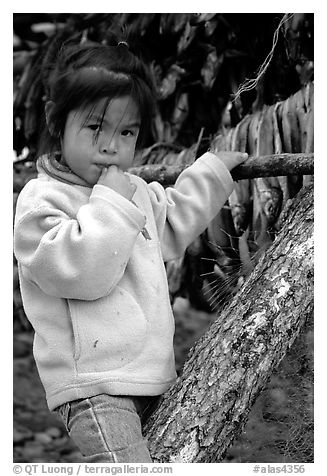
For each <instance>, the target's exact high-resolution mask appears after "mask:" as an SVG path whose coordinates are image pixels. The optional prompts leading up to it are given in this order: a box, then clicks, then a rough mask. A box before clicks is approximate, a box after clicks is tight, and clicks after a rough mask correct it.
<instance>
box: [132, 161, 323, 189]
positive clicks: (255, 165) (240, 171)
mask: <svg viewBox="0 0 327 476" xmlns="http://www.w3.org/2000/svg"><path fill="white" fill-rule="evenodd" d="M187 167H189V165H162V164H153V165H142V166H140V167H133V168H131V169H129V172H130V173H132V174H134V175H138V176H140V177H142V178H143V179H144V180H145V181H146V182H148V183H149V182H154V181H156V182H159V183H161V184H162V185H172V184H174V183H175V182H176V180H177V177H178V176H179V174H180V173H181V172H182V171H183V170H184V169H186V168H187ZM313 173H314V154H276V155H265V156H262V157H253V156H251V157H249V158H248V159H247V160H246V162H244V163H243V164H241V165H239V166H238V167H235V169H233V170H232V172H231V174H232V177H233V179H234V180H242V179H253V178H257V177H277V176H281V175H313Z"/></svg>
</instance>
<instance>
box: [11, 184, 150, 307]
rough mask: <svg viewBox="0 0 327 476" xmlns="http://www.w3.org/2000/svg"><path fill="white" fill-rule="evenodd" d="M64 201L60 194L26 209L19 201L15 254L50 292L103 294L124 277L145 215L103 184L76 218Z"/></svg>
mask: <svg viewBox="0 0 327 476" xmlns="http://www.w3.org/2000/svg"><path fill="white" fill-rule="evenodd" d="M64 200H65V196H64V194H62V193H61V194H60V193H59V194H58V195H55V196H52V197H51V200H49V199H48V200H46V201H43V204H41V205H39V206H38V207H37V208H32V209H30V210H29V211H26V212H25V213H23V214H19V204H18V210H17V212H18V213H17V215H18V216H17V221H16V224H15V230H14V252H15V255H16V257H17V260H18V262H19V266H20V269H21V272H23V273H25V277H26V278H27V279H29V280H31V281H32V282H34V283H35V284H36V285H37V286H39V287H40V288H41V289H42V290H43V291H44V292H45V293H47V294H50V295H52V296H56V297H61V298H70V299H86V300H94V299H98V298H100V297H103V296H105V295H106V294H108V293H109V292H110V290H111V289H112V288H113V286H115V284H116V283H117V282H118V281H119V280H120V279H121V277H122V275H123V273H124V270H125V267H126V265H127V262H128V260H129V257H130V254H131V252H132V249H133V246H134V243H135V241H136V238H137V236H138V234H139V232H140V231H141V230H142V228H143V227H144V224H145V217H144V216H143V214H142V213H141V212H140V210H139V209H138V208H136V207H135V206H134V205H133V204H132V203H131V202H129V201H128V200H126V199H125V198H124V197H122V196H120V195H119V194H117V193H116V192H114V191H113V190H111V189H109V188H107V187H104V186H102V185H96V186H95V187H94V188H93V191H92V193H91V195H90V199H89V202H88V203H87V204H85V205H82V206H81V207H80V208H79V210H78V212H77V215H76V217H73V218H72V217H71V216H69V214H68V212H67V206H65V205H64ZM66 200H67V198H66ZM22 202H24V197H22ZM22 207H23V208H26V207H24V205H22ZM19 215H20V216H19Z"/></svg>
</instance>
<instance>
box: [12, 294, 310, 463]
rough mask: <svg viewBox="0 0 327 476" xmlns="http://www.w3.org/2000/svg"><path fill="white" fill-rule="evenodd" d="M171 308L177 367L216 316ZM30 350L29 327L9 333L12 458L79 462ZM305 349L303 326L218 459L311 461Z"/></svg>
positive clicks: (180, 305) (179, 305)
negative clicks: (52, 408)
mask: <svg viewBox="0 0 327 476" xmlns="http://www.w3.org/2000/svg"><path fill="white" fill-rule="evenodd" d="M174 313H175V318H176V338H175V350H176V362H177V367H178V368H180V367H181V365H182V363H183V361H184V359H185V357H186V354H187V351H188V349H189V348H190V346H191V345H192V344H193V342H194V341H195V339H196V338H198V337H199V336H200V335H201V334H202V333H203V332H204V330H205V329H206V328H207V326H208V325H209V324H210V322H211V321H212V320H213V319H215V318H216V316H215V315H214V314H207V313H205V312H199V311H195V310H194V309H193V308H191V307H190V305H189V303H188V301H186V300H184V299H178V301H177V302H176V304H175V307H174ZM31 349H32V333H31V331H26V330H25V331H21V332H15V333H14V366H13V368H14V396H13V399H14V433H13V434H14V462H16V463H19V462H25V463H78V462H80V461H82V460H81V456H80V453H79V451H78V450H77V448H75V446H74V445H73V443H72V442H71V441H70V440H69V439H68V437H67V435H66V432H65V429H64V427H63V424H62V423H61V421H60V419H59V417H58V416H57V415H56V414H54V413H50V412H49V410H48V408H47V405H46V401H45V394H44V391H43V388H42V385H41V383H40V380H39V377H38V374H37V370H36V367H35V363H34V359H33V357H32V352H31ZM308 349H309V351H308ZM311 349H312V331H311V330H308V331H306V333H305V334H304V336H303V337H302V339H301V340H300V341H299V342H298V343H297V344H296V345H295V351H294V350H293V353H291V354H290V356H289V357H288V358H287V359H285V360H284V362H283V363H282V365H281V366H280V367H279V369H277V370H276V372H275V373H274V375H273V376H272V378H271V379H270V382H269V383H268V385H267V388H266V389H265V390H264V391H263V392H262V394H261V396H260V397H259V398H258V399H257V402H256V403H255V405H254V407H253V409H252V411H251V413H250V415H249V420H248V423H247V425H246V427H245V428H244V431H243V432H242V434H241V435H240V437H239V438H238V439H237V441H235V443H234V444H233V445H232V446H231V448H230V449H229V451H228V453H227V455H226V457H225V460H224V462H226V463H252V462H258V463H268V462H270V463H281V462H293V463H294V462H296V463H301V462H302V463H305V462H312V461H313V428H312V425H313V424H312V412H313V410H312V383H311V379H310V376H311V370H310V369H311V367H312V361H311V360H310V359H311V353H310V352H311ZM294 355H295V356H296V357H295V358H294Z"/></svg>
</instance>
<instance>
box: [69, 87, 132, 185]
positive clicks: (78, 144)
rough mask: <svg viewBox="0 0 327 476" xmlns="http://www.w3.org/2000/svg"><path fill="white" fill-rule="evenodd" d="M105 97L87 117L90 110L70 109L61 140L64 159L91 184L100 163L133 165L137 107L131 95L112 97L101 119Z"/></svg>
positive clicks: (77, 173)
mask: <svg viewBox="0 0 327 476" xmlns="http://www.w3.org/2000/svg"><path fill="white" fill-rule="evenodd" d="M105 101H106V100H105V99H103V100H101V101H99V103H98V104H97V105H96V107H95V108H94V110H93V112H92V113H91V115H89V117H88V114H89V111H80V110H74V111H71V112H70V113H69V114H68V117H67V121H66V126H65V132H64V136H63V139H62V141H61V151H62V157H63V161H64V163H66V164H67V165H68V166H69V167H70V169H71V170H72V171H73V172H74V173H75V174H76V175H78V176H79V177H81V178H83V179H84V180H85V181H86V182H87V183H88V184H90V185H91V186H93V185H95V184H96V183H97V181H98V179H99V177H100V175H101V171H102V169H103V167H108V166H110V165H116V166H117V167H119V168H120V169H121V170H123V171H124V172H125V171H126V170H127V169H128V168H129V167H131V166H132V163H133V159H134V154H135V146H136V141H137V137H138V134H139V130H140V123H141V120H140V117H139V112H138V108H137V106H136V104H135V102H134V100H133V99H132V98H131V97H130V96H122V97H118V98H115V99H112V100H111V101H110V103H109V106H108V107H107V110H106V113H105V116H104V118H103V120H102V113H103V108H104V106H105Z"/></svg>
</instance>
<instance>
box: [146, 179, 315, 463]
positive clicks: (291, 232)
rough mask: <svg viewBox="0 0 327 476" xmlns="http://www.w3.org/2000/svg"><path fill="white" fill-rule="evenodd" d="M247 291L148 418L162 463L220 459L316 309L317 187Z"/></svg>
mask: <svg viewBox="0 0 327 476" xmlns="http://www.w3.org/2000/svg"><path fill="white" fill-rule="evenodd" d="M281 222H282V228H281V230H280V232H279V234H278V235H277V237H276V239H275V241H274V243H273V244H272V246H271V247H270V248H269V249H268V250H267V251H266V253H265V254H264V255H263V256H262V257H261V259H260V261H259V263H258V264H257V266H256V267H255V269H254V271H253V272H252V273H251V275H250V276H249V278H248V279H247V281H246V282H245V283H244V285H243V287H242V289H241V290H240V291H239V292H238V293H237V294H236V295H235V297H234V298H232V301H231V302H230V304H229V305H228V306H227V307H225V308H224V309H223V310H222V312H221V314H220V315H219V317H218V319H217V320H216V321H215V322H214V323H213V324H212V325H211V327H210V328H209V330H208V331H207V332H206V333H205V334H204V336H202V337H201V338H200V339H199V341H198V342H197V343H196V344H195V345H194V347H193V348H192V349H191V350H190V352H189V355H188V358H187V361H186V363H185V365H184V368H183V372H182V375H181V376H180V377H179V379H178V380H177V382H176V384H175V385H174V386H173V387H172V388H171V389H170V390H169V391H168V392H167V393H166V394H165V395H164V397H163V399H162V401H161V403H160V405H159V407H158V408H157V409H156V411H155V412H154V413H153V414H152V415H151V417H150V418H149V420H148V422H147V424H146V426H145V434H146V436H147V438H148V440H149V447H150V452H151V454H152V457H153V460H154V461H156V462H183V463H200V462H206V463H209V462H219V461H221V460H222V458H223V456H224V454H225V452H226V450H227V448H228V447H229V445H230V444H231V443H232V441H233V439H234V438H235V437H236V436H237V435H238V434H239V433H240V431H241V430H242V428H243V426H244V424H245V423H246V419H247V416H248V413H249V411H250V409H251V406H252V405H253V403H254V401H255V399H256V397H257V396H258V394H259V392H260V391H261V390H262V389H263V387H264V385H265V383H266V382H267V380H268V378H269V377H270V375H271V373H272V370H273V369H274V368H275V367H276V366H277V365H278V364H279V362H280V361H281V360H282V359H283V357H284V356H285V353H286V351H287V349H288V348H289V347H290V346H291V344H292V343H293V341H294V340H295V338H296V337H297V336H298V334H299V331H300V329H301V327H302V326H303V324H304V323H305V321H306V319H307V318H308V317H309V316H310V315H311V314H312V312H313V185H312V184H311V185H308V186H307V187H305V188H303V189H302V190H301V191H300V192H299V193H298V195H297V196H296V197H295V198H294V200H293V201H292V202H291V203H290V204H289V206H288V207H286V210H285V212H284V214H283V217H281Z"/></svg>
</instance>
